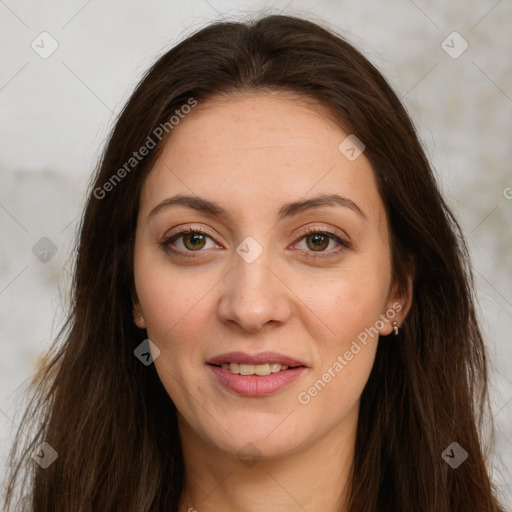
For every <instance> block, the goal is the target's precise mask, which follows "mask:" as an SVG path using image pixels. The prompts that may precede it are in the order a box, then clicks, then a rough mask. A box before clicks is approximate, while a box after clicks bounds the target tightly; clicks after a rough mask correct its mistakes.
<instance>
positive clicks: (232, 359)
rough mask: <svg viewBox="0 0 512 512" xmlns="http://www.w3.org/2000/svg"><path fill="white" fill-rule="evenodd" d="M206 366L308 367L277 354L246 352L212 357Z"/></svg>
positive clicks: (301, 362)
mask: <svg viewBox="0 0 512 512" xmlns="http://www.w3.org/2000/svg"><path fill="white" fill-rule="evenodd" d="M206 363H207V364H211V365H213V366H221V365H222V364H230V363H238V364H245V365H262V364H272V363H276V364H280V365H281V366H288V367H292V368H295V367H297V366H304V367H306V368H307V367H308V365H307V364H306V363H304V362H303V361H299V360H297V359H294V358H292V357H289V356H286V355H283V354H279V353H277V352H260V353H259V354H248V353H247V352H228V353H226V354H220V355H218V356H215V357H212V358H211V359H209V360H208V361H206Z"/></svg>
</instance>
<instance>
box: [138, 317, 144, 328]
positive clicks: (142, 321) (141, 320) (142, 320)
mask: <svg viewBox="0 0 512 512" xmlns="http://www.w3.org/2000/svg"><path fill="white" fill-rule="evenodd" d="M139 318H140V322H141V324H142V327H144V328H146V322H145V320H144V317H143V316H139Z"/></svg>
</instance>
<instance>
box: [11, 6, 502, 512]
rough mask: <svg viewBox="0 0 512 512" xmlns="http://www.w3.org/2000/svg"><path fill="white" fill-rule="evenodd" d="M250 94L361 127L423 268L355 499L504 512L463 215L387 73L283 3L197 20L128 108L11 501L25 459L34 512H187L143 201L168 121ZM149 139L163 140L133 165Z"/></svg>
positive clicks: (401, 239) (360, 451)
mask: <svg viewBox="0 0 512 512" xmlns="http://www.w3.org/2000/svg"><path fill="white" fill-rule="evenodd" d="M243 90H275V91H286V92H294V93H297V94H299V95H301V96H302V97H304V98H308V99H311V100H314V101H316V102H318V103H319V104H322V105H324V106H326V107H327V108H328V109H329V111H330V112H331V113H332V115H333V117H334V119H335V120H336V121H337V122H338V123H339V125H340V127H342V128H343V129H344V130H345V131H347V132H348V133H352V134H355V135H356V136H357V137H358V138H359V139H360V140H361V141H363V143H364V145H365V155H366V157H367V158H368V159H369V160H370V162H371V164H372V167H373V169H374V172H375V175H376V178H377V182H378V187H379V192H380V194H381V197H382V200H383V202H384V205H385V208H386V210H387V214H388V218H389V223H390V229H391V233H390V237H391V246H392V257H393V274H394V276H393V277H394V278H395V279H397V281H398V282H399V283H401V285H403V286H406V280H407V278H408V276H411V275H413V276H414V280H413V301H412V307H411V309H410V312H409V314H408V316H407V319H406V321H405V323H404V325H403V326H402V329H401V334H400V335H399V336H398V337H395V336H389V337H387V338H388V339H386V340H383V342H381V343H379V345H378V350H377V354H376V359H375V363H374V367H373V370H372V372H371V375H370V378H369V380H368V383H367V385H366V387H365V389H364V391H363V394H362V397H361V405H360V415H359V423H358V428H357V438H356V447H355V459H354V463H353V471H352V480H351V489H352V492H351V501H350V510H352V511H364V512H384V511H389V512H391V511H393V512H397V511H403V512H406V511H407V512H412V511H415V512H434V511H435V512H448V511H450V512H457V511H458V512H467V511H468V510H472V511H478V512H484V511H488V512H496V511H498V510H500V505H499V504H498V501H497V499H496V497H495V496H494V492H495V491H494V488H493V486H492V484H491V481H490V477H489V474H488V469H487V466H486V464H487V460H486V454H485V450H484V447H483V446H482V445H481V435H482V434H481V431H482V427H483V419H484V417H485V413H486V412H487V411H488V395H487V378H488V376H487V374H488V368H487V364H488V363H487V360H486V352H485V347H484V343H483V339H482V335H481V331H480V329H479V325H478V322H477V318H476V314H475V307H474V296H473V278H472V274H471V268H470V265H469V257H468V252H467V248H466V245H465V241H464V239H463V236H462V234H461V230H460V228H459V225H458V224H457V221H456V220H455V218H454V216H453V214H452V213H451V211H450V209H449V207H448V206H447V204H446V203H445V201H444V200H443V198H442V196H441V195H440V192H439V190H438V187H437V184H436V182H435V179H434V176H433V173H432V170H431V167H430V164H429V162H428V160H427V158H426V156H425V153H424V151H423V149H422V147H421V144H420V142H419V140H418V137H417V135H416V132H415V129H414V127H413V124H412V122H411V120H410V118H409V116H408V114H407V113H406V111H405V109H404V107H403V106H402V104H401V103H400V101H399V99H398V98H397V96H396V95H395V93H394V92H393V91H392V89H391V88H390V86H389V85H388V83H387V82H386V80H385V79H384V78H383V77H382V75H381V74H380V73H379V72H378V71H377V69H376V68H375V67H374V66H373V65H372V64H371V63H370V62H369V61H368V60H367V59H366V58H365V57H364V56H362V55H361V54H360V53H359V52H358V51H357V50H356V49H355V48H354V47H353V46H352V45H350V44H349V43H348V42H347V41H345V40H344V39H343V37H341V36H340V35H338V34H337V33H336V32H335V31H333V30H332V29H328V28H324V27H321V26H320V25H318V24H316V23H312V22H310V21H306V20H303V19H299V18H296V17H290V16H277V15H271V16H265V17H261V18H259V19H256V20H253V21H250V22H247V23H239V22H216V23H213V24H211V25H209V26H207V27H206V28H203V29H201V30H199V31H197V32H195V33H194V34H192V35H191V36H190V37H188V38H187V39H185V40H184V41H182V42H181V43H179V44H178V45H176V46H175V47H174V48H172V49H170V50H169V51H168V52H167V53H165V54H164V55H163V56H162V57H161V58H159V59H158V61H157V62H156V63H155V64H154V65H153V66H152V67H151V69H150V70H149V71H148V72H147V73H146V75H145V76H144V78H143V79H142V80H141V82H140V84H139V85H138V86H137V88H136V90H135V91H134V93H133V95H132V96H131V98H130V100H129V101H128V103H127V104H126V106H125V108H124V110H123V111H122V113H121V115H120V117H119V120H118V121H117V123H116V125H115V127H114V129H113V131H112V133H111V135H110V138H109V140H108V143H107V145H106V149H105V151H104V154H103V156H102V158H101V161H100V163H99V165H98V168H97V171H96V172H95V174H94V176H93V180H92V183H91V186H90V189H89V191H88V201H87V205H86V208H85V210H84V213H83V217H82V219H81V225H80V230H79V236H78V239H77V247H76V250H77V257H76V265H75V268H74V281H73V290H72V296H71V307H70V311H69V316H68V319H67V321H66V323H65V325H64V326H63V328H62V330H61V331H60V332H59V335H58V337H57V339H56V340H55V342H54V344H53V346H52V349H51V350H50V351H49V353H48V357H47V360H46V362H45V364H44V365H43V367H42V369H41V370H40V372H38V374H37V375H36V377H35V379H34V383H33V386H34V388H35V390H36V391H35V393H34V395H33V398H32V400H31V402H30V406H29V408H28V409H27V411H26V413H25V415H24V417H23V422H22V424H21V427H22V428H24V426H25V424H26V423H27V421H29V420H34V421H37V426H38V428H37V434H35V435H34V436H33V438H31V441H30V443H28V444H27V445H26V446H25V447H24V448H23V449H18V448H21V435H20V433H18V436H17V438H16V443H15V445H14V447H13V451H12V460H13V462H12V468H11V474H10V480H9V487H8V492H7V497H6V501H5V505H6V507H9V505H10V504H11V503H12V502H13V500H14V494H15V493H14V485H15V482H16V481H17V480H18V476H19V473H21V472H23V471H25V478H24V479H23V484H24V486H23V488H24V490H25V491H26V492H27V494H26V496H27V498H28V503H30V507H31V508H30V510H33V512H49V511H52V512H64V511H65V512H71V511H73V512H86V511H102V512H105V511H123V512H131V511H134V512H135V511H136V512H146V511H147V512H149V511H153V512H161V511H163V510H168V511H177V510H178V503H179V498H180V495H181V492H182V489H183V480H184V476H183V472H184V470H183V468H184V466H183V460H182V455H181V450H180V442H179V437H178V430H177V423H176V410H175V407H174V404H173V403H172V401H171V399H170V398H169V396H168V395H167V393H166V391H165V389H164V388H163V386H162V384H161V382H160V380H159V378H158V376H157V373H156V370H155V369H154V367H150V368H148V367H145V366H144V365H142V364H141V362H140V361H139V360H138V359H137V358H136V357H135V356H134V353H133V352H134V349H135V347H137V346H138V345H139V344H140V343H141V341H142V340H143V339H144V335H143V334H141V332H142V331H141V330H140V329H138V328H137V327H135V325H134V324H133V319H132V303H133V302H132V301H133V298H134V297H135V288H134V279H133V246H134V236H135V226H136V220H137V214H138V207H139V198H140V192H141V187H142V184H143V182H144V179H145V177H146V176H147V174H148V172H150V170H151V167H152V165H153V163H154V161H155V159H156V158H157V156H158V155H159V153H160V150H161V147H162V145H163V144H164V143H165V140H166V137H161V138H159V137H155V129H156V128H158V127H161V126H165V125H166V123H167V128H168V129H167V130H165V132H166V133H165V134H164V135H166V134H167V133H169V134H171V135H172V130H171V128H170V126H169V119H170V118H171V116H172V115H174V113H175V112H176V110H179V109H180V108H182V107H183V105H186V104H187V103H188V104H190V101H191V99H192V100H193V101H197V102H198V103H204V102H206V101H208V99H209V98H212V97H214V96H215V95H220V94H230V93H236V92H237V91H243ZM160 131H161V130H160ZM158 133H160V132H158ZM149 138H151V139H152V140H153V141H154V142H155V145H156V147H155V148H154V149H151V150H150V151H149V152H148V153H147V154H146V155H145V156H143V157H140V158H137V161H136V162H135V161H131V160H130V158H132V156H133V154H134V152H137V151H138V150H139V148H141V147H143V146H145V145H148V140H149ZM127 162H130V165H129V166H127V165H126V164H127ZM123 166H124V167H123ZM123 168H124V170H125V172H124V173H123V172H119V169H123ZM114 174H116V175H117V177H118V178H120V179H119V180H118V179H117V178H116V179H115V180H114V179H113V176H114ZM107 182H108V183H110V186H105V184H106V183H107ZM482 437H483V436H482ZM42 442H47V443H49V444H50V445H51V446H52V447H53V448H54V449H55V450H56V451H57V453H58V457H57V459H56V460H55V461H54V462H53V463H52V464H51V465H50V466H49V467H47V468H46V469H43V468H41V467H40V466H39V465H37V464H35V463H34V461H32V460H31V454H32V453H33V452H34V450H35V449H36V448H37V447H38V446H39V445H40V444H41V443H42ZM454 442H456V443H458V445H460V447H461V448H462V449H464V450H465V452H467V454H468V455H467V459H466V460H465V461H464V462H462V463H461V464H460V465H459V466H458V467H457V468H454V467H451V465H450V464H448V463H447V459H446V457H443V456H442V454H443V452H444V451H445V449H446V448H449V447H450V445H451V444H452V443H454ZM452 449H453V445H452ZM456 449H457V450H458V449H459V448H457V447H456ZM18 452H19V453H18ZM449 453H450V455H449V456H452V455H453V452H449ZM460 453H463V452H460ZM27 465H30V466H28V467H27Z"/></svg>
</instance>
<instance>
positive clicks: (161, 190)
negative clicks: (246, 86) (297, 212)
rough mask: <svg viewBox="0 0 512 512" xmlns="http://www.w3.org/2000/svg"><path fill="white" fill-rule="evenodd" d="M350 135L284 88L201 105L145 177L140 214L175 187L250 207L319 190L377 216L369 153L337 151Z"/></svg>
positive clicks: (243, 211) (241, 211) (244, 210)
mask: <svg viewBox="0 0 512 512" xmlns="http://www.w3.org/2000/svg"><path fill="white" fill-rule="evenodd" d="M348 135H349V134H348V133H346V132H345V131H344V130H343V129H342V128H341V127H340V126H339V125H338V124H337V123H336V122H335V121H334V120H333V117H332V115H331V113H330V112H329V111H328V110H327V109H326V108H325V107H322V106H320V105H316V104H313V103H311V102H309V101H305V100H304V99H302V98H299V97H298V96H296V95H293V94H289V93H283V92H278V93H276V92H272V93H269V92H261V91H258V92H245V93H237V94H234V95H231V96H223V97H216V98H214V99H212V100H209V101H207V102H205V103H204V104H201V103H199V104H198V105H197V106H196V107H195V108H194V109H193V110H192V111H191V113H190V114H187V115H186V116H184V118H183V119H181V120H180V122H179V124H177V125H176V126H175V127H174V128H173V130H172V132H171V134H170V136H169V138H168V139H167V141H166V144H165V146H164V148H163V151H162V153H161V154H160V156H159V158H158V159H157V161H156V162H155V165H154V167H153V169H152V170H151V171H150V173H149V175H148V177H147V179H146V182H145V183H144V187H143V193H142V198H141V213H144V212H145V213H147V212H148V211H150V209H151V208H152V207H153V206H154V205H155V204H157V203H158V202H159V201H162V200H164V199H165V198H166V197H169V196H171V195H175V194H177V193H187V194H194V195H198V196H201V197H205V198H208V199H212V200H215V201H217V202H222V203H223V204H226V206H227V208H232V209H233V210H234V213H235V214H238V216H239V217H243V216H245V215H250V212H251V210H252V211H255V210H259V211H261V209H262V207H266V209H267V210H275V211H277V210H278V209H279V206H280V205H281V204H282V203H285V202H289V201H293V200H297V199H298V198H304V199H307V198H308V196H315V195H318V194H331V193H337V194H340V195H343V196H346V197H349V198H350V199H351V200H352V201H354V202H356V203H357V204H358V205H359V206H360V207H361V209H363V210H364V211H365V213H367V215H368V216H369V217H370V218H373V220H374V222H376V223H377V224H380V222H382V221H383V214H384V207H383V204H382V202H381V199H380V197H379V194H378V191H377V186H376V182H375V177H374V173H373V170H372V168H371V165H370V163H369V161H368V159H367V158H366V157H365V156H364V153H363V154H361V156H359V157H358V158H357V159H355V160H353V161H351V160H349V159H347V157H346V156H345V155H344V154H343V153H342V152H341V151H340V150H339V146H340V143H342V142H343V141H344V140H345V139H346V137H347V136H348Z"/></svg>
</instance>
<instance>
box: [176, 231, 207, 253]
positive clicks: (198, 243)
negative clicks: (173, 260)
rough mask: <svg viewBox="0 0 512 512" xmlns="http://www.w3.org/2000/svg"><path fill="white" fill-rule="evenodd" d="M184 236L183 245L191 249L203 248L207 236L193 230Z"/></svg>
mask: <svg viewBox="0 0 512 512" xmlns="http://www.w3.org/2000/svg"><path fill="white" fill-rule="evenodd" d="M182 236H183V245H184V246H185V247H186V248H187V249H190V250H191V251H197V250H199V249H202V248H203V247H204V245H205V243H206V237H205V235H203V234H201V233H196V232H192V233H187V234H186V235H182Z"/></svg>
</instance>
